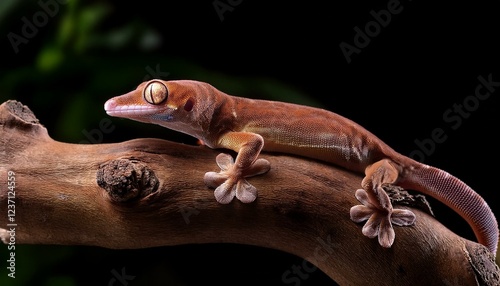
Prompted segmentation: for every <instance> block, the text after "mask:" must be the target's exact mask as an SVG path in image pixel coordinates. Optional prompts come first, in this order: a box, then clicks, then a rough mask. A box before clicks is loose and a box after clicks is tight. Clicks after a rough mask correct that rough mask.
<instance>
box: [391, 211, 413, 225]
mask: <svg viewBox="0 0 500 286" xmlns="http://www.w3.org/2000/svg"><path fill="white" fill-rule="evenodd" d="M416 219H417V217H416V216H415V214H414V213H413V212H412V211H409V210H405V209H393V210H392V215H391V222H392V223H393V224H395V225H398V226H409V225H413V224H414V223H415V220H416Z"/></svg>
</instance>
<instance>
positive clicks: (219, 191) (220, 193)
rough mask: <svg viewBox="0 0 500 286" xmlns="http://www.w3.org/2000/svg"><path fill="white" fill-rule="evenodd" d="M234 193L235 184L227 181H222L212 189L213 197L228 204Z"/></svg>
mask: <svg viewBox="0 0 500 286" xmlns="http://www.w3.org/2000/svg"><path fill="white" fill-rule="evenodd" d="M235 195H236V188H235V185H234V184H232V183H231V182H229V181H226V182H224V183H222V184H221V185H220V186H218V187H217V188H216V189H215V191H214V196H215V199H216V200H217V202H218V203H220V204H229V203H230V202H231V201H232V200H233V198H234V197H235Z"/></svg>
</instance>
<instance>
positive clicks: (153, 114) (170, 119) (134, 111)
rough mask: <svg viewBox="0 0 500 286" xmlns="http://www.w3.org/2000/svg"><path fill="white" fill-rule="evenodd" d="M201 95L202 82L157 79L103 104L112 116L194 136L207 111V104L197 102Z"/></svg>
mask: <svg viewBox="0 0 500 286" xmlns="http://www.w3.org/2000/svg"><path fill="white" fill-rule="evenodd" d="M200 92H203V83H200V82H195V81H162V80H156V79H155V80H150V81H146V82H143V83H141V84H140V85H139V86H138V87H137V88H136V89H135V90H133V91H131V92H129V93H126V94H124V95H120V96H117V97H113V98H111V99H110V100H108V101H107V102H106V103H105V104H104V109H105V110H106V113H107V114H108V115H111V116H115V117H123V118H128V119H132V120H136V121H141V122H145V123H153V124H159V125H162V126H165V127H167V128H170V129H174V130H177V131H181V132H184V133H188V134H190V135H194V134H192V133H193V130H191V129H192V128H193V127H194V126H200V122H198V121H199V120H200V116H199V114H200V113H201V112H203V109H205V108H206V106H205V105H206V104H202V103H203V102H201V101H200V100H197V97H198V95H199V94H200ZM197 103H200V104H199V105H201V106H197ZM194 131H198V130H194Z"/></svg>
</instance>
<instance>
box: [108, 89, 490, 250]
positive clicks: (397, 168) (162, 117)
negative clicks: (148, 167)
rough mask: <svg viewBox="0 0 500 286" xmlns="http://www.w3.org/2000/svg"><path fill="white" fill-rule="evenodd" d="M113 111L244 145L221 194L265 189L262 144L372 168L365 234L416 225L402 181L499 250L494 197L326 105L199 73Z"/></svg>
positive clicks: (365, 195)
mask: <svg viewBox="0 0 500 286" xmlns="http://www.w3.org/2000/svg"><path fill="white" fill-rule="evenodd" d="M105 109H106V111H107V113H108V114H109V115H112V116H118V117H125V118H130V119H133V120H137V121H141V122H147V123H154V124H159V125H162V126H165V127H167V128H169V129H173V130H177V131H180V132H183V133H186V134H189V135H192V136H194V137H196V138H198V139H200V140H201V141H203V143H204V144H205V145H207V146H209V147H211V148H225V149H231V150H234V151H236V152H238V155H237V157H236V160H235V162H234V163H233V162H232V161H231V160H230V159H228V158H227V157H224V156H219V157H218V158H217V163H218V164H219V166H220V167H221V169H222V171H221V172H220V173H214V172H209V173H207V174H206V175H205V182H206V183H207V184H208V185H209V186H213V187H216V190H215V197H216V199H217V201H219V202H220V203H229V202H231V201H232V199H233V198H234V196H236V197H237V198H238V199H239V200H240V201H242V202H246V203H249V202H252V201H254V200H255V198H256V195H257V191H256V189H255V187H253V186H252V185H250V184H249V183H248V182H247V181H246V180H245V177H247V176H250V175H256V174H261V173H264V172H266V171H267V170H268V169H269V162H267V161H266V160H263V159H259V160H258V159H257V157H258V156H259V154H260V151H261V150H262V149H263V150H266V151H275V152H282V153H290V154H296V155H301V156H305V157H309V158H314V159H318V160H322V161H326V162H329V163H333V164H335V165H339V166H342V167H344V168H347V169H349V170H352V171H356V172H361V173H365V175H366V176H365V178H364V179H363V181H362V187H363V189H361V190H358V191H357V192H356V197H357V198H358V200H360V201H361V202H362V203H363V205H358V206H354V207H352V208H351V218H352V219H353V220H354V221H356V222H361V221H364V220H368V221H367V223H366V224H365V226H364V227H363V234H365V235H366V236H368V237H375V236H378V238H379V242H380V244H381V245H382V246H384V247H390V246H391V245H392V243H393V241H394V231H393V228H392V224H397V225H411V224H413V223H414V220H415V215H414V214H413V213H412V212H411V211H409V210H403V209H393V208H392V205H391V203H390V200H389V198H388V196H387V194H386V193H385V192H384V191H383V189H382V185H383V184H394V185H398V186H400V187H403V188H407V189H413V190H417V191H419V192H421V193H424V194H426V195H430V196H432V197H434V198H436V199H438V200H440V201H441V202H443V203H445V204H446V205H448V206H449V207H451V208H452V209H453V210H454V211H456V212H457V213H458V214H460V215H461V216H462V217H463V218H464V219H465V220H466V221H467V222H468V223H469V224H470V226H471V227H472V229H473V230H474V233H475V235H476V237H477V239H478V241H479V242H480V243H482V244H483V245H485V246H487V247H488V249H489V250H490V251H491V252H492V253H493V254H495V253H496V248H497V242H498V226H497V221H496V219H495V217H494V215H493V213H492V212H491V210H490V208H489V207H488V205H487V204H486V202H485V201H484V200H483V199H482V198H481V197H480V196H479V195H478V194H477V193H475V192H474V191H473V190H472V189H471V188H470V187H468V186H467V185H466V184H465V183H463V182H462V181H460V180H459V179H457V178H455V177H453V176H451V175H450V174H448V173H447V172H445V171H443V170H440V169H437V168H434V167H431V166H427V165H424V164H422V163H419V162H417V161H414V160H412V159H410V158H408V157H406V156H403V155H401V154H399V153H398V152H396V151H394V150H393V149H392V148H390V147H389V146H388V145H386V144H385V143H384V142H382V141H381V140H380V139H379V138H377V137H376V136H375V135H373V134H372V133H370V132H369V131H367V130H366V129H364V128H363V127H362V126H360V125H358V124H356V123H355V122H353V121H351V120H349V119H347V118H345V117H342V116H340V115H338V114H335V113H333V112H329V111H326V110H323V109H319V108H314V107H308V106H302V105H296V104H290V103H284V102H275V101H265V100H253V99H247V98H242V97H235V96H230V95H227V94H225V93H223V92H221V91H219V90H217V89H215V88H214V87H213V86H211V85H209V84H207V83H203V82H197V81H187V80H183V81H160V80H152V81H149V82H144V83H142V84H141V85H139V86H138V87H137V89H136V90H134V91H132V92H130V93H127V94H125V95H122V96H119V97H115V98H112V99H110V100H108V101H107V102H106V104H105Z"/></svg>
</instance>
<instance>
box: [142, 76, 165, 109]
mask: <svg viewBox="0 0 500 286" xmlns="http://www.w3.org/2000/svg"><path fill="white" fill-rule="evenodd" d="M167 97H168V89H167V87H166V86H165V85H164V84H163V83H162V82H160V81H157V80H154V81H151V82H150V83H148V85H147V86H146V87H145V88H144V100H146V101H147V102H148V103H151V104H153V105H158V104H160V103H162V102H163V101H165V100H166V99H167Z"/></svg>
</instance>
